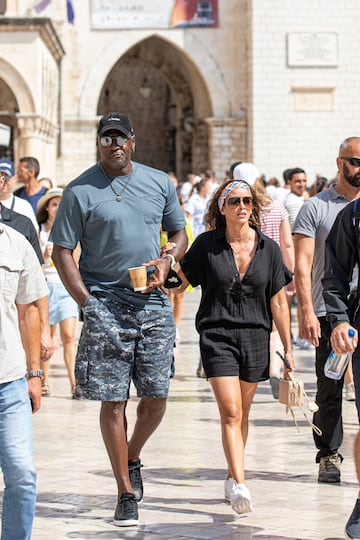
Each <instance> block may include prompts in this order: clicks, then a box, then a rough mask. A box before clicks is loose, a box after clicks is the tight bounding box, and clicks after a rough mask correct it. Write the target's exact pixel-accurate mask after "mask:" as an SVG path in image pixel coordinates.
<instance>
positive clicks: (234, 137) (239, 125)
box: [205, 112, 248, 181]
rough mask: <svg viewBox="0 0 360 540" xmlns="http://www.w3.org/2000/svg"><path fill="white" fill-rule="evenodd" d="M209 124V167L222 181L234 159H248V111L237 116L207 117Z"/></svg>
mask: <svg viewBox="0 0 360 540" xmlns="http://www.w3.org/2000/svg"><path fill="white" fill-rule="evenodd" d="M205 121H206V123H207V124H208V126H209V160H210V163H209V168H210V169H211V170H213V171H215V174H216V177H217V179H218V180H219V181H221V180H222V179H223V178H224V177H225V172H226V171H227V170H228V169H229V167H230V165H231V164H232V163H233V162H234V161H245V160H247V159H248V158H247V133H248V129H247V120H246V113H245V112H244V114H243V116H241V117H237V118H206V119H205Z"/></svg>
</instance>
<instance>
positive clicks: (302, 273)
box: [293, 137, 360, 483]
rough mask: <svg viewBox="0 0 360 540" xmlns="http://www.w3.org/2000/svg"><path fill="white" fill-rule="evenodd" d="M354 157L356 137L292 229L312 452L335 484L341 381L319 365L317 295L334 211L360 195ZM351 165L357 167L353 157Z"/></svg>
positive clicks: (322, 320)
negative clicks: (309, 379) (313, 381)
mask: <svg viewBox="0 0 360 540" xmlns="http://www.w3.org/2000/svg"><path fill="white" fill-rule="evenodd" d="M357 156H360V137H349V138H347V139H345V140H344V141H343V142H342V143H341V144H340V148H339V155H338V157H337V160H336V163H337V167H338V180H337V182H336V183H335V184H334V185H331V186H330V187H329V189H326V190H324V191H321V192H320V193H318V194H317V195H315V196H314V197H311V198H310V199H309V200H308V201H306V202H305V203H304V205H303V206H302V207H301V209H300V212H299V214H298V216H297V218H296V221H295V224H294V229H293V233H294V242H295V283H296V292H297V297H298V317H299V333H300V336H301V337H302V338H305V339H306V340H307V341H309V342H310V343H312V344H313V345H314V346H315V347H316V353H315V354H316V356H315V358H316V377H317V394H316V402H317V404H318V406H319V410H318V412H316V413H315V414H314V420H313V421H314V424H316V425H317V426H318V427H319V428H320V430H321V431H322V435H318V434H317V433H315V432H314V434H313V436H314V441H315V445H316V448H317V449H318V452H317V455H316V462H317V463H319V474H318V481H319V482H324V483H338V482H340V477H341V475H340V467H341V462H342V460H343V457H342V455H341V454H340V453H339V448H340V446H341V444H342V440H343V423H342V391H343V384H344V380H343V378H342V379H341V380H339V381H334V380H331V379H328V378H327V377H326V376H325V374H324V364H325V362H326V359H327V357H328V355H329V353H330V351H331V344H330V333H331V326H330V323H329V322H328V320H327V318H326V307H325V302H324V299H323V295H322V293H323V286H322V278H323V276H324V259H325V241H326V238H327V236H328V234H329V232H330V229H331V227H332V225H333V223H334V221H335V219H336V216H337V215H338V213H339V212H340V210H342V209H343V208H344V207H346V206H347V205H348V204H349V202H350V201H352V200H354V199H356V198H358V197H359V196H360V168H357V167H356V166H354V165H353V163H354V161H353V160H354V158H355V157H357ZM349 160H350V161H349ZM357 161H358V162H359V163H360V158H359V157H357ZM353 245H354V244H353ZM355 287H356V285H355Z"/></svg>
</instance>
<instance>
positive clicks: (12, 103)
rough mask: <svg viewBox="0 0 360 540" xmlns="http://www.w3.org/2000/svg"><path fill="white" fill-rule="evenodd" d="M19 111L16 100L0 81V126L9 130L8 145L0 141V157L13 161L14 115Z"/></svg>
mask: <svg viewBox="0 0 360 540" xmlns="http://www.w3.org/2000/svg"><path fill="white" fill-rule="evenodd" d="M18 111H19V104H18V102H17V99H16V97H15V95H14V93H13V91H12V90H11V88H10V87H9V86H8V85H7V84H6V82H5V81H4V80H3V79H0V124H2V125H3V126H6V127H7V128H9V130H10V140H9V143H8V144H7V143H6V144H5V143H4V142H3V141H0V157H7V158H9V159H14V131H15V129H16V127H17V121H16V113H17V112H18Z"/></svg>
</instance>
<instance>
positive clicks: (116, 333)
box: [75, 295, 175, 401]
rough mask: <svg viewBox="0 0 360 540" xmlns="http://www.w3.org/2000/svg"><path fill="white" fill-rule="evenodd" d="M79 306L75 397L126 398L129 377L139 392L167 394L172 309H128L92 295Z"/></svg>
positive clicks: (143, 393)
mask: <svg viewBox="0 0 360 540" xmlns="http://www.w3.org/2000/svg"><path fill="white" fill-rule="evenodd" d="M82 312H83V316H84V324H83V328H82V331H81V336H80V339H79V345H78V351H77V356H76V363H75V377H76V394H75V397H76V398H78V399H92V400H100V401H126V400H127V399H128V398H129V392H130V384H131V381H133V383H134V385H135V387H136V390H137V395H138V396H139V397H157V398H166V397H167V395H168V391H169V383H170V375H171V362H172V357H173V346H174V341H175V324H174V318H173V314H172V312H171V311H165V310H149V309H142V310H138V309H133V308H131V307H130V308H129V307H128V306H125V305H123V304H121V303H119V302H117V301H115V300H113V299H112V298H108V297H104V296H101V297H96V296H93V295H90V296H89V298H88V299H87V301H86V302H85V304H84V305H83V306H82Z"/></svg>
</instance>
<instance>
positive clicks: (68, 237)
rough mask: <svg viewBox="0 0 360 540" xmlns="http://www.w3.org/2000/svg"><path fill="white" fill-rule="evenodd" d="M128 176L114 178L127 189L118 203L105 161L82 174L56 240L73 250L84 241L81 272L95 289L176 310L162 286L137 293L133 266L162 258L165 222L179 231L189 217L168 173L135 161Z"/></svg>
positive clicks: (66, 195) (69, 193)
mask: <svg viewBox="0 0 360 540" xmlns="http://www.w3.org/2000/svg"><path fill="white" fill-rule="evenodd" d="M128 180H129V176H117V177H115V178H114V180H113V182H112V185H113V187H114V189H115V190H116V191H117V192H118V193H121V201H120V202H117V201H116V199H115V194H114V192H113V191H112V190H111V188H110V185H109V181H108V180H107V178H106V177H105V175H104V173H103V172H102V170H101V169H100V167H99V164H96V165H94V166H93V167H91V168H90V169H88V170H87V171H85V172H84V173H83V174H81V175H80V176H79V177H78V178H77V179H75V180H74V181H72V182H71V183H70V184H69V185H68V186H67V187H66V188H65V190H64V192H63V196H62V200H61V203H60V206H59V209H58V211H57V215H56V219H55V222H54V224H53V226H52V229H51V239H52V241H53V242H54V243H56V244H59V245H60V246H62V247H65V248H68V249H74V248H75V246H76V245H77V243H78V242H80V245H81V256H80V261H79V270H80V273H81V276H82V278H83V280H84V283H85V285H86V287H87V288H88V290H89V291H90V292H95V291H98V292H104V293H105V294H106V295H108V296H111V297H113V298H115V299H117V300H120V301H122V302H123V303H125V304H128V305H130V306H134V307H136V308H147V309H163V308H165V309H168V310H170V309H171V306H170V303H169V301H168V298H167V296H166V295H165V294H163V293H162V292H161V291H160V289H155V290H154V291H153V292H152V293H151V294H141V293H139V292H134V291H133V289H132V286H131V282H130V278H129V273H128V268H130V267H133V266H140V265H141V264H142V263H144V262H147V261H149V260H151V259H155V258H157V257H159V254H160V226H162V228H163V230H165V231H179V230H181V229H182V228H184V227H185V219H184V215H183V212H182V210H181V208H180V205H179V202H178V198H177V195H176V191H175V188H174V186H173V184H172V182H171V180H170V178H169V177H168V175H167V174H166V173H164V172H162V171H159V170H156V169H152V168H150V167H147V166H145V165H141V164H139V163H133V173H132V177H131V180H130V181H129V182H128ZM127 182H128V183H127ZM125 184H127V185H126V188H125V189H124V190H122V188H123V186H125ZM151 270H152V269H151V268H150V269H149V272H151Z"/></svg>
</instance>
